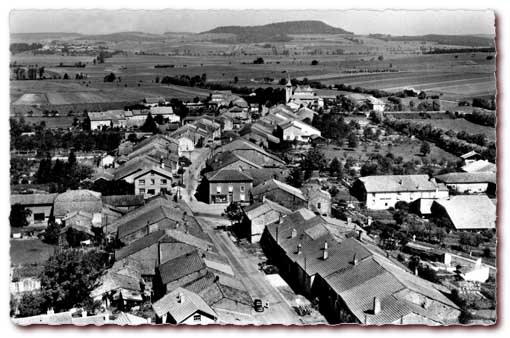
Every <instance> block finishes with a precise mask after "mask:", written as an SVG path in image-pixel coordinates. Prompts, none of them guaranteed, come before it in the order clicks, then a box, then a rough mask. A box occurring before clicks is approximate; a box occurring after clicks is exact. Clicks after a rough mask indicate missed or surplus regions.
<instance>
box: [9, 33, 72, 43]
mask: <svg viewBox="0 0 510 338" xmlns="http://www.w3.org/2000/svg"><path fill="white" fill-rule="evenodd" d="M80 36H81V34H79V33H64V32H39V33H11V34H10V38H11V41H12V42H31V41H43V40H66V39H73V38H77V37H80Z"/></svg>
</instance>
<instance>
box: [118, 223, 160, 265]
mask: <svg viewBox="0 0 510 338" xmlns="http://www.w3.org/2000/svg"><path fill="white" fill-rule="evenodd" d="M164 237H165V230H158V231H154V232H152V233H150V234H148V235H147V236H144V237H142V238H140V239H138V240H136V241H134V242H133V243H130V244H129V245H126V246H125V247H123V248H120V249H119V250H117V251H115V259H116V260H119V259H123V258H125V257H128V256H131V255H132V254H134V253H136V252H138V251H140V250H143V249H145V248H147V247H149V246H151V245H152V244H154V243H157V242H158V241H159V240H161V239H162V238H164Z"/></svg>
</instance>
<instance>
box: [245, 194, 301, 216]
mask: <svg viewBox="0 0 510 338" xmlns="http://www.w3.org/2000/svg"><path fill="white" fill-rule="evenodd" d="M272 211H276V212H278V213H280V214H284V215H289V214H291V213H292V210H290V209H287V208H285V207H284V206H282V205H280V204H278V203H276V202H273V201H271V200H269V199H267V198H266V199H265V200H264V201H263V202H256V203H254V204H252V205H250V206H248V207H246V208H244V212H245V214H246V217H248V219H249V220H253V219H255V218H257V217H260V216H263V215H265V214H267V213H269V212H272Z"/></svg>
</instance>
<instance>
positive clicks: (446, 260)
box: [444, 253, 452, 266]
mask: <svg viewBox="0 0 510 338" xmlns="http://www.w3.org/2000/svg"><path fill="white" fill-rule="evenodd" d="M451 264H452V255H450V254H449V253H445V254H444V265H446V266H450V265H451Z"/></svg>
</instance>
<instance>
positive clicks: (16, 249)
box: [10, 239, 56, 265]
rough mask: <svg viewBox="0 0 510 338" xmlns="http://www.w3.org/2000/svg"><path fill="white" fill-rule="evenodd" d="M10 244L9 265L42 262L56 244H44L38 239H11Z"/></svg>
mask: <svg viewBox="0 0 510 338" xmlns="http://www.w3.org/2000/svg"><path fill="white" fill-rule="evenodd" d="M10 244H11V248H10V256H11V265H19V264H37V263H43V262H44V261H46V260H47V259H48V258H49V257H50V256H51V255H52V254H53V251H54V250H55V248H56V246H53V245H48V244H45V243H43V242H42V241H41V240H39V239H27V240H19V239H18V240H13V239H11V241H10Z"/></svg>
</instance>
